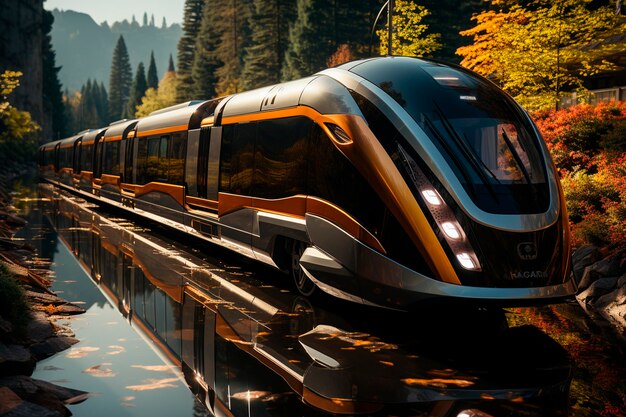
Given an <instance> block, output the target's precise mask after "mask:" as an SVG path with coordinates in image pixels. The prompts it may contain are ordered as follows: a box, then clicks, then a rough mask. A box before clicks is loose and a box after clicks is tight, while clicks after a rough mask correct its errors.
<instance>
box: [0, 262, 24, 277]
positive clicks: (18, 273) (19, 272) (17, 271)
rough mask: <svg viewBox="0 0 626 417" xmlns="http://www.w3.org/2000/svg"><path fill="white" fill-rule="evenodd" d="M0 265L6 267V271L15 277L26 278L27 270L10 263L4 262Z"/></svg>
mask: <svg viewBox="0 0 626 417" xmlns="http://www.w3.org/2000/svg"><path fill="white" fill-rule="evenodd" d="M0 263H1V264H2V265H4V266H5V267H6V269H8V270H9V272H11V273H13V274H14V275H15V276H16V277H20V278H21V277H27V276H28V269H27V268H24V267H23V266H19V265H16V264H14V263H11V262H5V261H0Z"/></svg>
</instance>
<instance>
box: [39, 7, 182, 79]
mask: <svg viewBox="0 0 626 417" xmlns="http://www.w3.org/2000/svg"><path fill="white" fill-rule="evenodd" d="M52 14H53V15H54V24H53V26H52V32H51V35H52V45H53V48H54V50H55V51H56V63H57V65H58V66H61V67H62V68H61V71H60V72H59V78H60V80H61V83H62V84H63V88H64V89H65V88H67V89H68V90H69V91H74V90H78V89H80V87H81V86H82V85H83V84H84V83H85V82H86V81H87V79H88V78H91V79H92V80H93V79H96V80H98V81H103V82H104V84H105V86H107V89H108V83H109V70H110V67H111V57H112V54H113V48H114V47H115V42H116V41H117V38H118V37H119V35H120V34H121V35H123V36H124V40H125V41H126V45H127V47H128V53H129V55H130V63H131V67H132V68H133V71H134V70H135V69H136V68H137V64H138V63H139V62H143V63H144V65H145V66H146V67H147V66H148V63H149V60H150V51H152V50H154V58H155V60H156V65H157V70H158V73H159V77H161V76H162V75H163V72H164V71H165V69H166V68H167V64H168V59H169V56H170V54H172V55H173V56H174V59H176V45H177V44H178V40H179V39H180V36H181V28H180V25H178V24H173V25H171V26H169V27H166V28H161V27H158V26H149V25H148V26H140V25H139V24H137V23H136V22H133V23H128V22H127V21H124V22H121V23H114V24H113V25H112V26H111V27H109V26H108V25H107V24H106V23H104V24H101V25H99V24H97V23H96V22H95V21H94V20H93V19H92V18H91V17H90V16H89V15H87V14H85V13H79V12H75V11H72V10H58V9H54V10H53V11H52Z"/></svg>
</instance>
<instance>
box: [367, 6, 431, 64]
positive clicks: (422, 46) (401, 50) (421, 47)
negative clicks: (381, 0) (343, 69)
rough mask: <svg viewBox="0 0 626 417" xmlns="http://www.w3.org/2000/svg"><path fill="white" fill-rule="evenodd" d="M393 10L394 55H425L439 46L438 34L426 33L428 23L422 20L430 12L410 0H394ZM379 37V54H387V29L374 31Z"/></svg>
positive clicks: (392, 44)
mask: <svg viewBox="0 0 626 417" xmlns="http://www.w3.org/2000/svg"><path fill="white" fill-rule="evenodd" d="M394 3H395V7H394V11H393V33H392V37H393V38H392V39H393V40H392V43H391V46H392V50H393V54H394V55H404V56H418V57H421V56H425V55H429V54H431V53H432V52H435V51H437V50H438V49H440V48H441V44H440V43H439V38H440V37H441V36H440V35H439V34H434V33H430V34H427V31H428V25H426V24H425V23H422V20H423V19H424V18H425V17H426V16H428V15H429V14H430V12H429V11H428V10H427V9H426V8H425V7H423V6H421V5H418V4H416V3H415V2H413V1H412V0H395V2H394ZM376 34H377V35H378V37H379V39H380V54H381V55H386V54H387V46H388V41H387V38H388V36H389V34H388V30H387V29H386V28H385V29H381V30H378V31H376Z"/></svg>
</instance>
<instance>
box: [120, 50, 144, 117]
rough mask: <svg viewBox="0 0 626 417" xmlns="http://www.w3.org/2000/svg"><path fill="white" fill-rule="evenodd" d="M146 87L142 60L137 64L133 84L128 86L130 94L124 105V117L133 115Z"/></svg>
mask: <svg viewBox="0 0 626 417" xmlns="http://www.w3.org/2000/svg"><path fill="white" fill-rule="evenodd" d="M147 89H148V82H147V81H146V71H145V69H144V66H143V62H140V63H139V65H137V72H136V73H135V79H134V80H133V85H132V86H131V87H130V95H129V97H128V104H127V106H126V114H125V116H124V117H125V118H127V119H131V118H134V117H135V112H136V111H137V106H138V105H140V104H141V99H142V98H143V96H144V95H145V94H146V90H147Z"/></svg>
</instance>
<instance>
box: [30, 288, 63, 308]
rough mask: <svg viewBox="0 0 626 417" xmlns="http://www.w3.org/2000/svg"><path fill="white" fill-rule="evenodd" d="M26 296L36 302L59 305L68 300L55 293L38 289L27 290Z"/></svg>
mask: <svg viewBox="0 0 626 417" xmlns="http://www.w3.org/2000/svg"><path fill="white" fill-rule="evenodd" d="M26 296H27V297H28V298H29V299H30V300H31V301H32V302H34V303H40V304H52V305H59V304H64V303H66V302H67V301H65V300H64V299H62V298H60V297H58V296H56V295H54V294H47V293H43V292H36V291H26Z"/></svg>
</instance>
